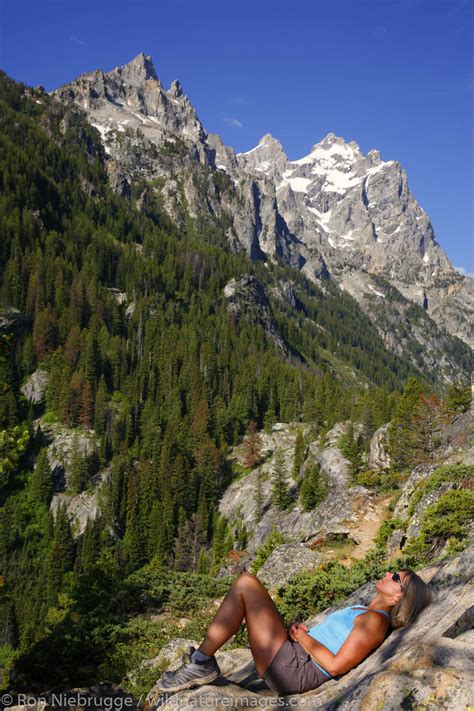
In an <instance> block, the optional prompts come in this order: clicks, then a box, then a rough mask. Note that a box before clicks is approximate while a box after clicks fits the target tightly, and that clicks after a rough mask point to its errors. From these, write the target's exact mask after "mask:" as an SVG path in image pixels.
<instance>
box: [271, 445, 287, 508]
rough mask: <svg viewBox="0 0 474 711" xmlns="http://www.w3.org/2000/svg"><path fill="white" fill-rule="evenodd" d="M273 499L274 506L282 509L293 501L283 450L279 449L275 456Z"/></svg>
mask: <svg viewBox="0 0 474 711" xmlns="http://www.w3.org/2000/svg"><path fill="white" fill-rule="evenodd" d="M272 499H273V504H274V506H276V507H277V508H279V509H281V510H283V509H286V508H288V506H289V504H290V502H291V498H290V495H289V492H288V484H287V481H286V470H285V462H284V459H283V454H282V452H281V450H277V452H276V453H275V456H274V458H273V476H272Z"/></svg>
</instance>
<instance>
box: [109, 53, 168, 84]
mask: <svg viewBox="0 0 474 711" xmlns="http://www.w3.org/2000/svg"><path fill="white" fill-rule="evenodd" d="M110 73H111V74H113V73H116V74H118V75H119V76H121V77H122V79H123V80H124V81H125V83H126V84H128V85H130V86H141V85H142V84H144V83H145V82H146V81H148V80H149V79H154V80H155V81H158V82H159V78H158V75H157V73H156V70H155V67H154V65H153V60H152V58H151V56H150V55H147V54H145V53H144V52H140V54H137V56H136V57H134V58H133V59H132V60H130V62H127V64H124V65H123V66H120V67H115V69H113V70H112V72H110Z"/></svg>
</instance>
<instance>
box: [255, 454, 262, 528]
mask: <svg viewBox="0 0 474 711" xmlns="http://www.w3.org/2000/svg"><path fill="white" fill-rule="evenodd" d="M262 516H263V481H262V468H261V467H259V468H258V469H257V478H256V484H255V523H258V522H259V521H260V519H261V518H262Z"/></svg>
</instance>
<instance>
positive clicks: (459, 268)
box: [454, 267, 474, 279]
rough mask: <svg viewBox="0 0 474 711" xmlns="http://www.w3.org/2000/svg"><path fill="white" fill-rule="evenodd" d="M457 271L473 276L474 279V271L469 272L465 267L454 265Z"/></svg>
mask: <svg viewBox="0 0 474 711" xmlns="http://www.w3.org/2000/svg"><path fill="white" fill-rule="evenodd" d="M454 268H455V270H456V271H457V272H459V273H460V274H462V275H463V276H467V277H471V279H474V272H468V271H467V269H464V267H454Z"/></svg>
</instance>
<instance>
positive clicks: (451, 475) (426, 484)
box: [407, 464, 474, 517]
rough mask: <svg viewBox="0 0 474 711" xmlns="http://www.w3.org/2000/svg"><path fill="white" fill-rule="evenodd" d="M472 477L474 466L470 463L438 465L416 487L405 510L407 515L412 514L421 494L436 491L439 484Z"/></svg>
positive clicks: (473, 475)
mask: <svg viewBox="0 0 474 711" xmlns="http://www.w3.org/2000/svg"><path fill="white" fill-rule="evenodd" d="M472 478H474V466H473V465H472V464H471V465H469V464H457V465H456V464H454V465H453V464H449V465H447V466H444V467H439V468H438V469H436V470H435V471H434V472H433V473H432V474H431V476H429V477H428V479H425V481H422V482H420V483H419V484H418V486H417V487H416V489H415V491H414V492H413V495H412V497H411V499H410V505H409V507H408V512H407V513H408V517H410V516H412V515H413V512H414V511H415V509H416V506H417V504H418V502H419V501H421V499H422V498H423V496H425V494H429V493H430V491H436V489H438V488H439V487H440V486H441V484H444V483H445V482H448V481H452V482H459V481H461V480H463V479H472Z"/></svg>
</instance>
